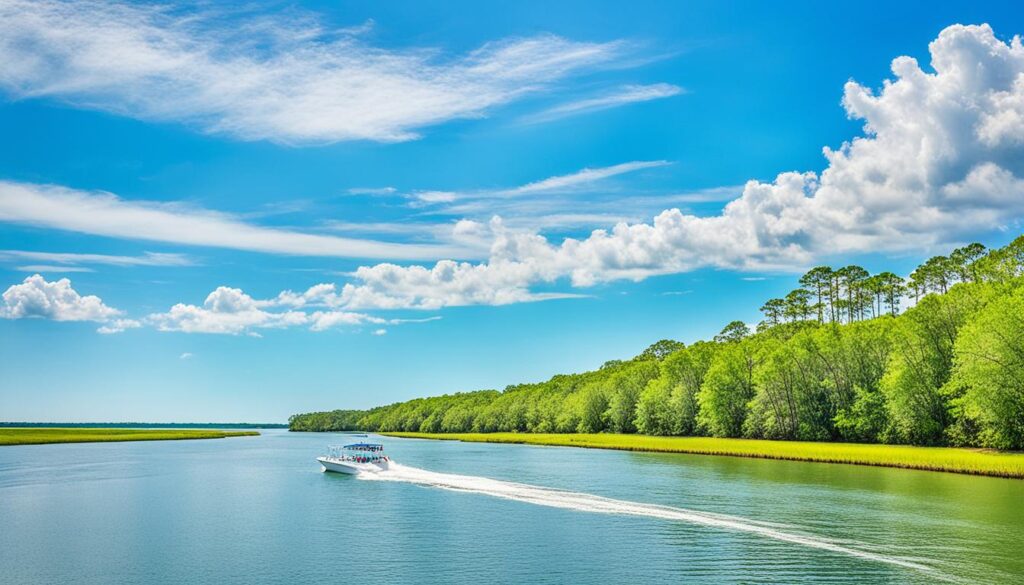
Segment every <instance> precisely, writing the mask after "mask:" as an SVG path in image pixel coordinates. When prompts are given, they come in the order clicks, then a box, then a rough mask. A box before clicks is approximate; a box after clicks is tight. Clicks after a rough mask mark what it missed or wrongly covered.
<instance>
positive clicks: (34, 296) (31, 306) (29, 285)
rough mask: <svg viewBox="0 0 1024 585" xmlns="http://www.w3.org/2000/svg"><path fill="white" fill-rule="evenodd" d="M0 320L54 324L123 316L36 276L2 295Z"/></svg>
mask: <svg viewBox="0 0 1024 585" xmlns="http://www.w3.org/2000/svg"><path fill="white" fill-rule="evenodd" d="M2 300H3V303H2V304H0V317H3V318H5V319H26V318H32V317H35V318H41V319H53V320H54V321H110V320H112V319H114V318H116V317H117V316H119V315H121V314H122V312H121V311H119V310H117V309H114V308H112V307H108V306H107V305H105V304H103V301H102V300H101V299H100V298H99V297H97V296H93V295H87V296H82V295H80V294H78V291H76V290H75V289H74V288H72V287H71V281H70V280H68V279H67V278H62V279H60V280H57V281H53V282H50V281H47V280H46V279H45V278H43V277H42V276H41V275H39V274H35V275H32V276H29V277H27V278H26V279H25V280H24V281H23V282H22V283H21V284H15V285H12V286H10V287H9V288H8V289H7V290H6V291H4V294H3V297H2Z"/></svg>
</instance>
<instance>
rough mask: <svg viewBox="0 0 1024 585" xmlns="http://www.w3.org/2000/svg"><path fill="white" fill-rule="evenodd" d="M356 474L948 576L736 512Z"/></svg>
mask: <svg viewBox="0 0 1024 585" xmlns="http://www.w3.org/2000/svg"><path fill="white" fill-rule="evenodd" d="M358 477H359V478H360V479H366V480H374V481H400V482H408V483H414V484H417V485H422V486H427V487H435V488H441V489H446V490H453V491H459V492H468V493H474V494H483V495H488V496H493V497H496V498H503V499H506V500H515V501H517V502H528V503H531V504H536V505H538V506H548V507H552V508H563V509H567V510H577V511H581V512H593V513H598V514H617V515H627V516H644V517H648V518H659V519H663V520H674V521H678V522H687V523H690V524H698V525H702V526H710V527H713V528H718V529H722V530H732V531H737V532H745V533H750V534H755V535H758V536H761V537H765V538H771V539H774V540H779V541H782V542H789V543H793V544H798V545H802V546H806V547H810V548H815V549H820V550H826V551H830V552H834V553H838V554H844V555H849V556H852V557H857V558H860V559H865V560H869V561H876V562H879V563H886V564H889V565H895V566H899V567H904V568H907V569H913V570H915V571H922V572H925V573H928V574H929V575H930V576H931V577H933V578H938V579H943V580H949V578H948V577H947V576H945V575H942V574H940V573H939V572H938V571H937V570H936V569H935V568H933V567H930V566H928V565H925V564H922V563H921V562H918V561H914V560H909V559H906V558H901V557H894V556H889V555H883V554H880V553H876V552H871V551H869V550H864V549H863V548H858V547H857V546H856V545H854V544H849V543H845V542H838V541H835V540H830V539H827V538H822V537H819V536H813V535H809V534H800V533H797V532H791V531H787V530H785V529H784V528H785V527H784V526H782V525H779V524H771V523H767V522H758V521H756V520H750V519H747V518H742V517H739V516H729V515H725V514H715V513H712V512H701V511H698V510H689V509H686V508H676V507H672V506H660V505H657V504H645V503H642V502H631V501H627V500H616V499H613V498H605V497H601V496H595V495H591V494H585V493H580V492H572V491H566V490H559V489H553V488H546V487H540V486H535V485H528V484H522V483H514V482H508V481H501V480H496V479H490V478H486V477H476V476H470V475H455V474H451V473H437V472H433V471H427V470H425V469H418V468H416V467H408V466H405V465H400V464H397V463H394V462H391V464H390V469H389V470H388V471H382V472H380V473H372V474H359V476H358Z"/></svg>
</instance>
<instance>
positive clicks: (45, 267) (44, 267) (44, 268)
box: [15, 264, 95, 273]
mask: <svg viewBox="0 0 1024 585" xmlns="http://www.w3.org/2000/svg"><path fill="white" fill-rule="evenodd" d="M15 270H18V271H19V272H32V273H35V272H95V270H93V269H92V268H86V267H84V266H54V265H51V264H26V265H24V266H18V267H16V268H15Z"/></svg>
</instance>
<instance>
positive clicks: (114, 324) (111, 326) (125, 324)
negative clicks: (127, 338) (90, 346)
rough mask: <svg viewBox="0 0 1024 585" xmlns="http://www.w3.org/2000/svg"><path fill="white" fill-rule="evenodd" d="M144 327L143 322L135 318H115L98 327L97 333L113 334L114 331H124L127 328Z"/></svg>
mask: <svg viewBox="0 0 1024 585" xmlns="http://www.w3.org/2000/svg"><path fill="white" fill-rule="evenodd" d="M138 327H142V323H141V322H139V321H136V320H135V319H114V320H113V321H111V322H109V323H107V324H106V325H103V326H101V327H100V328H99V329H97V330H96V331H97V333H102V334H104V335H111V334H113V333H122V332H124V331H125V330H127V329H136V328H138Z"/></svg>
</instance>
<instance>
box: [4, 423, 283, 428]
mask: <svg viewBox="0 0 1024 585" xmlns="http://www.w3.org/2000/svg"><path fill="white" fill-rule="evenodd" d="M4 427H7V428H10V427H23V428H64V429H78V428H87V429H286V428H288V425H286V424H282V423H136V422H124V423H113V422H101V423H88V422H78V423H66V422H0V428H4Z"/></svg>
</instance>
